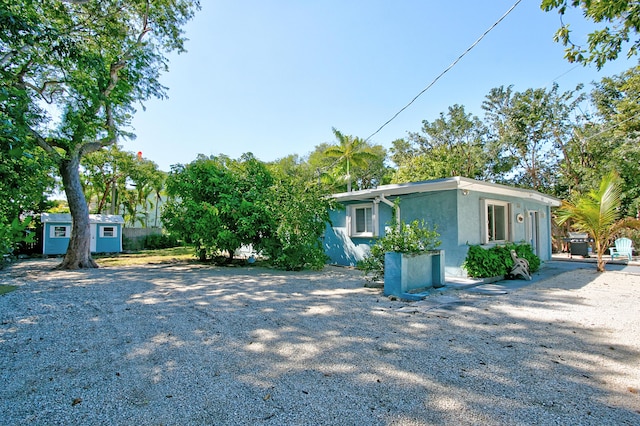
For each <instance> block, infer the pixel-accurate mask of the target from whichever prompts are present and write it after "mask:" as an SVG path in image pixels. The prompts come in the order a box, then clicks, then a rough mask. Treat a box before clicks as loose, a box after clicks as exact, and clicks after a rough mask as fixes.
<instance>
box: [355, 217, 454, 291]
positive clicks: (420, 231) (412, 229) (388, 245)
mask: <svg viewBox="0 0 640 426" xmlns="http://www.w3.org/2000/svg"><path fill="white" fill-rule="evenodd" d="M441 243H442V241H440V234H439V233H438V232H437V231H436V227H435V226H434V227H433V228H430V227H428V226H427V225H426V223H425V221H424V220H422V221H417V220H414V221H413V222H411V223H409V224H406V223H404V222H402V223H400V226H392V227H389V229H388V230H387V232H386V234H385V236H384V237H382V238H380V239H378V240H377V241H376V243H375V244H374V245H373V246H371V252H370V253H369V255H368V256H367V257H365V258H364V259H363V260H361V261H359V262H358V265H357V267H358V269H360V270H362V271H363V272H364V275H365V277H367V279H369V280H371V281H376V280H380V279H382V278H383V277H384V254H385V253H387V252H398V253H413V254H418V253H426V252H429V251H432V250H435V249H436V248H438V247H440V244H441Z"/></svg>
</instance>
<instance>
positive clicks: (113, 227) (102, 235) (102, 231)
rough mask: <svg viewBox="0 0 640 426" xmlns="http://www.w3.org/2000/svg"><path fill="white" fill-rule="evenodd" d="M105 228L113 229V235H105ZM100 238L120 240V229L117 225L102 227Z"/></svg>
mask: <svg viewBox="0 0 640 426" xmlns="http://www.w3.org/2000/svg"><path fill="white" fill-rule="evenodd" d="M105 228H111V229H113V235H105V232H104V230H105ZM100 238H118V228H117V227H116V226H115V225H100Z"/></svg>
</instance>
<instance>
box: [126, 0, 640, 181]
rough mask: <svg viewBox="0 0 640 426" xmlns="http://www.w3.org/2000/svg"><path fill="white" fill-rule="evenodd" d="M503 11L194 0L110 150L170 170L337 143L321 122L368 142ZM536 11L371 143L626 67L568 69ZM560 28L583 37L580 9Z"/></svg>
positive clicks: (522, 7)
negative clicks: (180, 41) (182, 42)
mask: <svg viewBox="0 0 640 426" xmlns="http://www.w3.org/2000/svg"><path fill="white" fill-rule="evenodd" d="M514 2H515V0H491V1H477V0H458V1H450V0H449V1H446V0H430V1H424V0H423V1H420V0H396V1H391V0H386V1H383V0H367V1H362V0H315V1H314V0H297V1H296V0H220V1H219V0H203V1H202V2H201V3H202V10H201V11H200V12H199V13H198V14H197V15H196V17H195V19H194V20H193V21H192V22H190V23H189V24H188V26H187V27H186V32H187V37H188V38H189V41H188V42H187V45H186V47H187V50H188V52H187V53H183V54H181V55H171V56H170V71H169V73H167V74H165V75H164V76H163V77H162V83H163V84H164V85H165V86H168V87H169V98H168V99H165V100H162V101H159V100H152V101H149V102H147V103H146V104H145V106H146V110H143V109H142V108H139V110H138V112H137V114H136V115H135V118H134V120H133V128H134V129H133V130H134V133H136V134H137V138H136V139H135V140H125V141H122V142H121V143H122V144H123V145H124V148H125V149H126V150H128V151H134V152H137V151H142V153H143V155H144V157H146V158H148V159H150V160H153V161H155V162H156V163H157V164H158V165H159V166H160V168H161V169H163V170H167V171H168V170H169V169H170V165H172V164H176V163H189V162H191V161H192V160H194V159H195V158H196V155H197V154H199V153H202V154H206V155H212V154H213V155H218V154H226V155H228V156H230V157H232V158H237V157H239V156H240V155H242V154H243V153H245V152H252V153H254V155H255V156H256V157H257V158H259V159H261V160H263V161H272V160H275V159H278V158H281V157H284V156H287V155H289V154H298V155H300V156H304V155H307V154H308V153H309V152H311V151H312V150H313V149H314V147H315V146H316V145H318V144H320V143H323V142H329V143H333V142H335V138H334V136H333V133H332V131H331V128H332V127H336V128H337V129H339V130H340V131H341V132H342V133H344V134H350V135H354V136H359V137H362V138H366V137H368V136H369V135H371V134H372V133H373V132H375V131H376V130H377V129H378V128H379V127H380V126H381V125H382V124H383V123H384V122H386V121H387V120H388V119H389V118H391V117H392V116H393V115H394V114H395V113H396V112H397V111H398V110H400V109H401V108H402V107H403V106H405V105H406V104H407V103H408V102H409V101H410V100H411V99H412V98H413V97H414V96H415V95H417V94H418V93H419V92H420V91H421V90H422V89H424V88H425V87H426V86H427V85H428V84H429V83H430V82H431V81H432V80H433V79H434V78H435V77H436V76H437V75H438V74H440V73H441V72H442V71H443V70H444V69H445V68H446V67H448V66H449V65H450V64H451V63H452V62H453V61H454V60H455V59H456V58H457V57H458V56H459V55H460V54H461V53H462V52H464V51H465V50H466V49H467V48H468V47H469V46H470V45H471V44H472V43H473V42H474V41H475V40H476V39H477V38H478V37H479V36H480V35H481V34H482V33H484V31H486V30H487V29H488V28H489V27H490V26H491V25H492V24H493V23H494V22H495V21H496V20H497V19H498V18H500V16H502V15H503V14H504V13H505V12H506V11H507V10H508V9H509V8H510V7H511V6H512V4H513V3H514ZM539 4H540V0H523V1H522V2H521V3H520V4H519V5H518V6H517V7H516V8H515V10H514V11H513V12H511V14H510V15H509V16H507V17H506V18H505V20H504V21H502V23H501V24H500V25H498V26H497V27H496V28H495V29H493V31H492V32H491V33H489V35H487V36H486V37H485V38H484V39H483V40H482V41H481V42H480V43H479V44H478V45H477V46H476V47H475V48H474V49H473V50H472V51H471V52H470V53H469V54H467V55H466V56H465V57H464V58H463V59H462V60H461V61H460V62H459V63H458V64H457V65H456V66H455V67H454V68H453V69H452V70H451V71H449V72H448V73H447V74H446V75H445V76H443V77H442V78H441V79H440V80H439V81H438V82H437V83H436V84H435V85H434V86H433V87H432V88H431V89H429V90H428V91H427V92H425V93H424V94H423V95H422V96H421V97H420V98H418V100H417V101H416V102H415V103H414V104H413V105H411V106H410V107H409V108H408V109H407V110H405V111H404V112H403V113H402V114H401V115H400V116H399V117H397V118H396V119H395V120H394V121H393V122H392V123H390V124H389V125H387V126H386V127H385V128H384V129H383V130H382V131H380V132H379V133H378V134H376V135H375V136H374V137H373V138H372V139H371V142H372V143H376V144H381V145H383V146H385V147H387V148H388V147H390V146H391V142H392V141H393V140H395V139H398V138H403V137H406V135H407V132H409V131H411V132H416V131H419V130H420V128H421V126H422V120H425V119H426V120H429V121H432V120H434V119H436V118H437V117H438V114H439V113H440V112H443V111H446V110H447V108H448V107H449V106H451V105H454V104H461V105H464V106H465V107H466V109H467V111H468V112H471V113H473V114H476V115H478V116H480V117H482V115H483V112H482V110H481V108H480V106H481V104H482V101H483V100H484V97H485V96H486V95H487V94H488V93H489V90H490V89H491V88H493V87H498V86H501V85H514V89H515V90H517V91H523V90H526V89H528V88H540V87H550V86H551V84H552V83H553V82H554V81H555V82H557V83H558V84H559V85H560V89H561V90H562V91H566V90H571V89H573V88H574V87H575V86H576V84H578V83H585V84H587V85H588V84H589V83H591V82H593V81H599V80H600V79H601V78H602V77H604V76H610V75H613V74H618V73H620V72H622V71H624V70H626V69H628V68H630V67H631V66H633V65H635V64H636V63H637V60H635V59H634V60H632V61H627V60H619V61H616V62H615V63H609V64H607V65H606V66H605V67H604V68H603V69H602V70H601V71H599V72H598V71H597V70H596V68H595V67H587V68H585V67H582V66H577V67H576V66H575V65H574V64H570V63H568V62H567V61H566V60H565V59H564V58H563V56H564V53H563V50H564V47H563V46H562V45H560V44H557V43H554V42H553V34H554V32H555V31H556V29H557V28H558V27H559V25H560V20H559V17H558V14H557V13H556V12H543V11H542V10H540V7H539ZM564 20H565V22H568V23H570V24H571V27H572V28H573V29H574V40H576V41H577V42H584V40H585V39H586V32H587V30H589V29H590V28H592V27H591V26H590V24H589V23H588V22H587V21H585V19H584V18H582V16H581V14H580V13H579V12H575V13H572V14H571V15H569V16H567V17H565V19H564ZM623 56H624V55H623Z"/></svg>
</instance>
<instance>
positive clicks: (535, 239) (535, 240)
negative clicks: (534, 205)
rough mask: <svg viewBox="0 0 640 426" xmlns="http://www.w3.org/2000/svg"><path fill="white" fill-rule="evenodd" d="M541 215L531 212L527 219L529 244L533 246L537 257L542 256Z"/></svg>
mask: <svg viewBox="0 0 640 426" xmlns="http://www.w3.org/2000/svg"><path fill="white" fill-rule="evenodd" d="M539 240H540V214H539V213H538V212H537V211H529V215H528V217H527V242H528V243H529V244H530V245H531V248H532V249H533V252H534V253H535V254H536V256H540V244H539Z"/></svg>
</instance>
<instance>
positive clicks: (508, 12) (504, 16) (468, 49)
mask: <svg viewBox="0 0 640 426" xmlns="http://www.w3.org/2000/svg"><path fill="white" fill-rule="evenodd" d="M521 1H522V0H517V1H516V2H515V3H514V4H513V6H511V8H509V10H507V11H506V12H505V14H504V15H502V16H501V17H500V19H498V20H497V21H496V22H495V23H494V24H493V25H491V27H489V29H488V30H486V31H485V32H484V34H482V35H481V36H480V37H479V38H478V39H477V40H476V41H475V42H473V44H472V45H471V46H469V47H468V48H467V50H465V51H464V53H463V54H462V55H460V56H458V58H457V59H456V60H455V61H453V62H452V63H451V65H449V66H448V67H447V68H446V69H445V70H444V71H442V72H441V73H440V74H439V75H438V76H437V77H436V78H435V79H434V80H433V81H432V82H431V83H429V85H428V86H427V87H425V88H424V89H423V90H422V91H421V92H420V93H418V94H417V95H416V96H415V97H414V98H413V99H411V102H409V103H408V104H406V105H405V106H404V107H402V109H400V111H398V112H396V113H395V114H394V116H393V117H391V118H390V119H389V120H387V122H386V123H384V124H383V125H382V126H380V127H379V128H378V130H376V131H375V132H373V133H372V134H371V135H370V136H369V137H368V138H367V139H365V142H368V141H369V139H371V138H372V137H374V136H375V135H376V134H378V133H379V132H380V130H382V129H384V128H385V127H386V126H387V124H389V123H391V122H392V121H393V120H395V118H396V117H397V116H399V115H400V114H401V113H402V112H403V111H404V110H405V109H407V108H409V106H411V104H413V103H414V102H415V101H416V99H418V98H419V97H420V96H421V95H422V94H423V93H424V92H426V91H427V90H429V89H430V88H431V86H433V85H434V84H436V82H437V81H438V80H440V78H441V77H442V76H443V75H445V74H446V73H447V72H449V70H450V69H451V68H453V67H454V66H455V65H456V64H457V63H458V62H460V60H461V59H462V58H463V57H464V56H465V55H466V54H467V53H469V52H470V51H471V50H472V49H473V48H474V47H476V45H477V44H478V43H480V41H481V40H482V39H483V38H484V37H485V36H486V35H487V34H489V33H490V32H491V30H493V29H494V28H495V27H497V26H498V24H499V23H500V22H502V20H503V19H504V18H506V17H507V15H509V14H510V13H511V11H513V9H515V8H516V6H517V5H518V4H520V2H521Z"/></svg>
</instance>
